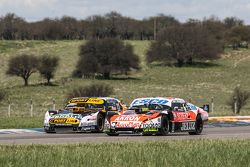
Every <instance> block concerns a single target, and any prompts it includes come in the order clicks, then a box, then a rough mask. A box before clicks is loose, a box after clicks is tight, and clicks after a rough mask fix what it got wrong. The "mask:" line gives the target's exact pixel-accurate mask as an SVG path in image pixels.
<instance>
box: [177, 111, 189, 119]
mask: <svg viewBox="0 0 250 167" xmlns="http://www.w3.org/2000/svg"><path fill="white" fill-rule="evenodd" d="M173 116H174V120H186V119H190V113H188V112H173Z"/></svg>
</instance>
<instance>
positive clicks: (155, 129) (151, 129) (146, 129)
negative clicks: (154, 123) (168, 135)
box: [143, 128, 159, 132]
mask: <svg viewBox="0 0 250 167" xmlns="http://www.w3.org/2000/svg"><path fill="white" fill-rule="evenodd" d="M158 131H159V129H158V128H145V129H143V132H158Z"/></svg>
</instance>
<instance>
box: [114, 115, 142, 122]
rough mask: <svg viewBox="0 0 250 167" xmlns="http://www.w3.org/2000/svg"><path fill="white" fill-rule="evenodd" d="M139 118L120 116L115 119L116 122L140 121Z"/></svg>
mask: <svg viewBox="0 0 250 167" xmlns="http://www.w3.org/2000/svg"><path fill="white" fill-rule="evenodd" d="M139 120H140V117H139V116H119V117H117V118H116V119H115V121H139Z"/></svg>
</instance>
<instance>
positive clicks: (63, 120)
mask: <svg viewBox="0 0 250 167" xmlns="http://www.w3.org/2000/svg"><path fill="white" fill-rule="evenodd" d="M49 123H50V124H79V123H80V120H78V119H75V118H52V119H50V120H49Z"/></svg>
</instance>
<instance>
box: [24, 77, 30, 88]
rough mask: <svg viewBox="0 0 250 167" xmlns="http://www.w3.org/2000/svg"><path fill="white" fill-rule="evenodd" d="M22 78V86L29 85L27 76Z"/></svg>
mask: <svg viewBox="0 0 250 167" xmlns="http://www.w3.org/2000/svg"><path fill="white" fill-rule="evenodd" d="M23 80H24V86H28V85H29V82H28V78H23Z"/></svg>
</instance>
